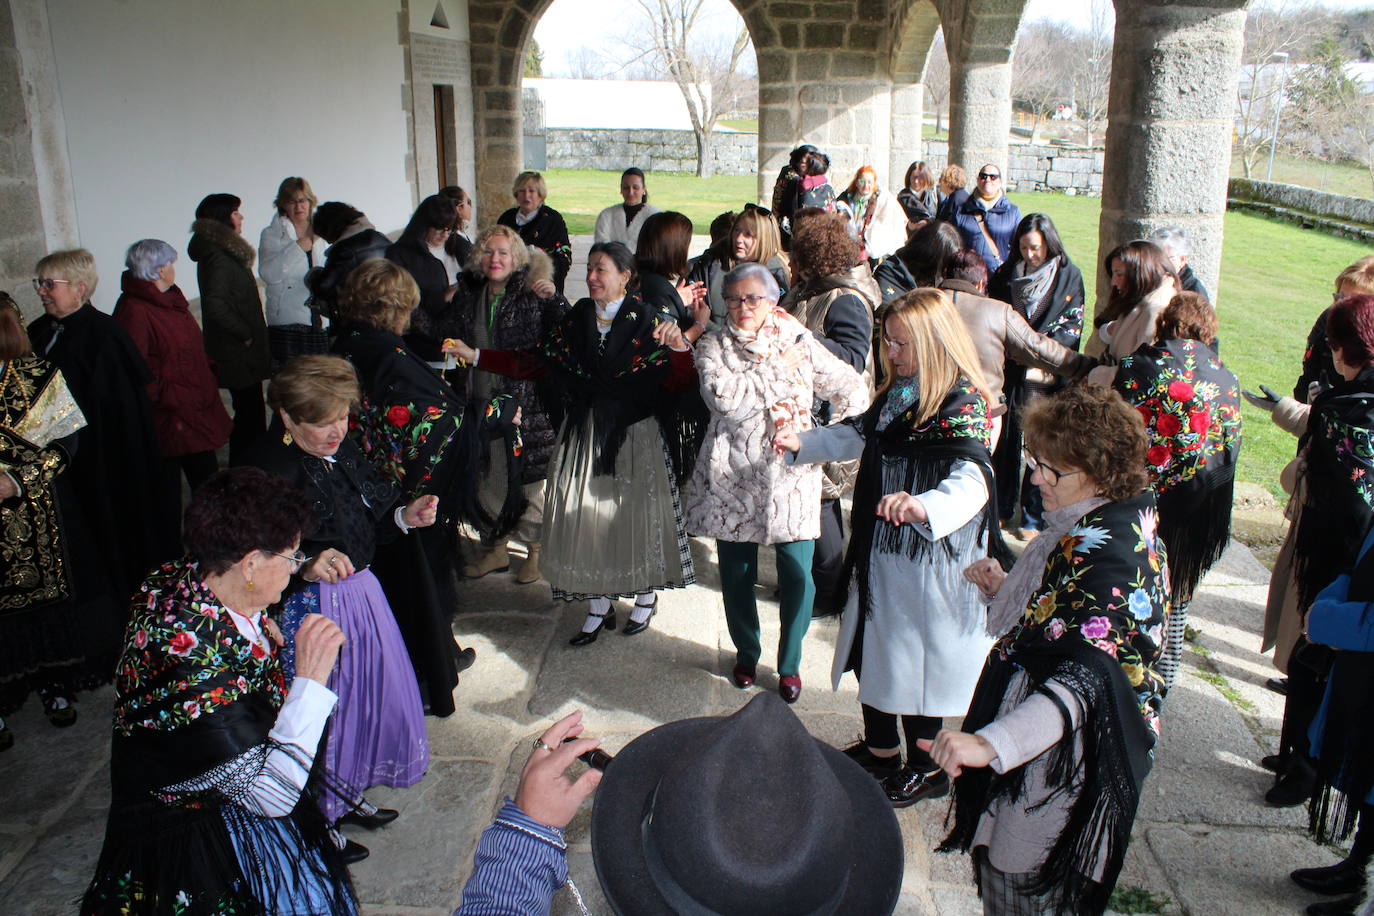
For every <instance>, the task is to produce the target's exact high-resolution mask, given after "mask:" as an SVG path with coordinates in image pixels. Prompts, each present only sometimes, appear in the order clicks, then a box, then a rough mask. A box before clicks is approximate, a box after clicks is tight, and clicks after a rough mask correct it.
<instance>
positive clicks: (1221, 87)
mask: <svg viewBox="0 0 1374 916" xmlns="http://www.w3.org/2000/svg"><path fill="white" fill-rule="evenodd" d="M1244 29H1245V9H1244V2H1243V0H1224V2H1223V0H1211V2H1210V3H1209V4H1208V5H1205V6H1185V5H1173V4H1169V5H1157V4H1155V3H1149V2H1145V0H1117V3H1116V38H1115V46H1114V49H1113V51H1112V83H1111V97H1110V106H1109V109H1108V118H1107V150H1106V160H1105V163H1104V167H1103V175H1102V217H1101V221H1100V223H1099V226H1098V246H1099V247H1098V250H1099V251H1101V252H1102V253H1103V254H1104V255H1105V254H1106V253H1107V252H1108V251H1110V250H1111V249H1113V248H1115V247H1116V246H1117V245H1119V244H1121V243H1122V242H1125V241H1130V240H1131V239H1136V238H1142V237H1144V236H1147V235H1149V234H1150V233H1151V232H1152V231H1154V230H1155V229H1157V228H1159V227H1161V226H1165V225H1171V224H1172V225H1178V226H1182V227H1183V229H1184V230H1185V231H1186V232H1187V233H1188V235H1189V236H1190V237H1191V238H1192V240H1193V256H1192V260H1191V262H1190V263H1191V265H1192V268H1193V270H1194V271H1195V272H1196V273H1197V275H1198V276H1199V277H1200V278H1201V279H1202V282H1203V283H1205V284H1207V288H1208V289H1210V290H1211V291H1212V294H1213V296H1216V294H1217V285H1218V284H1217V276H1218V272H1219V270H1220V267H1221V237H1222V217H1223V216H1224V215H1225V213H1226V180H1227V176H1228V174H1229V173H1230V170H1231V134H1232V130H1233V118H1234V114H1235V95H1236V81H1237V77H1238V75H1239V70H1240V56H1241V49H1242V45H1243V42H1244ZM1097 273H1098V278H1097V295H1098V302H1099V303H1105V302H1106V300H1107V293H1108V283H1107V277H1106V275H1105V273H1104V272H1103V271H1102V268H1101V265H1100V264H1099V265H1098V266H1097Z"/></svg>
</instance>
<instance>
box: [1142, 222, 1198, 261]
mask: <svg viewBox="0 0 1374 916" xmlns="http://www.w3.org/2000/svg"><path fill="white" fill-rule="evenodd" d="M1150 241H1152V242H1154V243H1155V244H1156V245H1158V246H1159V247H1160V248H1163V249H1164V253H1165V254H1167V255H1168V256H1169V257H1171V258H1190V257H1192V256H1193V240H1192V239H1190V238H1188V233H1186V232H1184V231H1183V227H1182V226H1162V227H1160V228H1159V229H1156V230H1155V231H1154V232H1151V233H1150Z"/></svg>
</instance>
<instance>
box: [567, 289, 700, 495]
mask: <svg viewBox="0 0 1374 916" xmlns="http://www.w3.org/2000/svg"><path fill="white" fill-rule="evenodd" d="M672 320H673V318H672V316H671V315H669V314H668V313H667V312H664V311H661V310H658V309H654V308H652V307H650V306H649V305H647V304H645V302H644V301H643V300H642V299H641V298H640V297H639V296H638V295H637V294H635V293H631V294H629V295H627V296H626V297H625V300H624V302H622V303H621V305H620V309H619V311H617V312H616V314H615V317H614V318H613V319H612V321H611V327H610V329H609V330H608V331H607V332H606V334H605V336H604V337H603V336H602V335H601V333H600V332H599V331H598V329H597V324H596V306H595V303H594V302H593V301H592V300H591V299H582V300H581V301H579V302H578V303H577V305H575V306H573V308H572V310H571V311H570V312H568V314H567V315H566V316H564V318H563V320H562V321H560V322H559V323H558V324H557V325H555V326H554V327H553V328H552V329H551V330H550V332H549V335H548V337H547V338H546V340H545V342H544V345H543V347H542V348H541V350H540V354H541V356H543V358H544V361H545V362H546V363H547V364H548V366H549V368H550V369H551V370H552V372H553V375H554V380H555V381H556V382H557V385H556V391H557V396H558V399H559V401H560V402H561V404H562V406H563V409H564V412H565V420H564V422H565V423H566V424H567V425H566V427H565V428H566V430H567V432H566V433H565V435H567V436H570V437H580V436H586V435H588V433H589V428H590V429H594V430H595V431H596V436H597V441H596V442H595V443H593V446H594V452H593V454H594V455H595V468H596V473H597V474H599V475H612V474H614V473H615V459H616V455H617V454H618V453H619V451H620V447H621V446H622V445H623V444H624V442H625V436H626V434H627V433H628V431H629V429H630V427H631V426H633V425H634V424H635V423H638V422H639V421H640V420H644V419H646V418H648V417H651V416H654V417H657V418H658V422H659V428H660V430H661V431H662V433H663V438H664V441H665V442H670V443H671V442H675V441H677V439H678V438H679V425H678V424H677V422H676V417H677V411H676V409H675V407H676V403H677V400H678V398H677V396H676V395H675V394H672V393H670V392H667V391H665V390H664V388H663V383H664V381H665V380H666V379H667V377H668V371H669V357H668V348H667V347H665V346H663V345H662V344H660V343H659V342H658V341H657V340H655V339H654V328H655V327H657V326H658V325H659V324H660V323H661V322H665V321H672ZM548 400H549V399H547V398H546V402H547V401H548ZM593 417H594V418H595V422H594V423H591V424H589V423H588V420H589V419H591V418H593ZM669 452H670V453H672V454H678V455H680V454H681V453H682V449H681V448H680V447H678V448H674V447H672V446H670V447H669ZM675 470H676V468H675Z"/></svg>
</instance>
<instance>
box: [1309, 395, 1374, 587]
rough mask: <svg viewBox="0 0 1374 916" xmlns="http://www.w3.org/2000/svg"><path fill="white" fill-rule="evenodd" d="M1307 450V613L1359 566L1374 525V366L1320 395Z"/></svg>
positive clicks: (1313, 413) (1311, 420)
mask: <svg viewBox="0 0 1374 916" xmlns="http://www.w3.org/2000/svg"><path fill="white" fill-rule="evenodd" d="M1303 447H1304V449H1305V451H1306V455H1307V472H1306V474H1305V476H1304V481H1305V483H1306V486H1307V501H1306V502H1305V503H1304V504H1303V506H1302V512H1301V514H1300V515H1299V517H1298V531H1297V537H1296V538H1295V541H1294V566H1295V570H1296V583H1297V587H1298V598H1299V606H1300V607H1302V608H1304V609H1305V608H1308V607H1311V605H1312V601H1313V599H1315V598H1316V596H1317V592H1319V591H1321V590H1322V589H1323V588H1325V587H1326V586H1327V585H1329V584H1331V582H1332V581H1334V580H1335V578H1336V576H1338V575H1339V574H1340V573H1342V572H1344V571H1345V570H1346V569H1348V568H1349V567H1350V566H1352V565H1353V564H1354V562H1355V558H1356V556H1357V555H1358V553H1359V549H1360V544H1361V543H1363V542H1364V538H1365V535H1366V534H1368V533H1369V528H1370V525H1371V523H1374V368H1369V369H1365V370H1364V371H1363V372H1361V373H1360V374H1359V375H1358V376H1356V377H1355V378H1354V379H1352V380H1350V381H1348V382H1342V383H1341V384H1339V385H1336V386H1334V387H1332V388H1328V389H1327V390H1326V391H1324V392H1322V394H1321V395H1320V396H1318V398H1317V400H1316V401H1314V402H1313V404H1312V413H1311V415H1310V417H1309V418H1308V421H1307V434H1306V436H1305V441H1304V444H1303Z"/></svg>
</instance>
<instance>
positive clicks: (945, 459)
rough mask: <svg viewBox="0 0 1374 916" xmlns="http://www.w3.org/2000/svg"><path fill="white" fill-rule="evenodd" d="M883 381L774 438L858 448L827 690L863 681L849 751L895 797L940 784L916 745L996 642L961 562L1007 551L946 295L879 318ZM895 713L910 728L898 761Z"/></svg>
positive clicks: (958, 699)
mask: <svg viewBox="0 0 1374 916" xmlns="http://www.w3.org/2000/svg"><path fill="white" fill-rule="evenodd" d="M883 344H884V346H883V348H882V350H881V357H882V363H883V370H884V372H883V375H884V382H883V385H882V387H881V388H879V390H878V394H877V397H876V398H874V400H873V404H872V406H870V407H869V409H868V410H867V411H866V412H865V413H864V415H863V416H862V418H860V419H858V420H857V421H852V422H850V423H846V424H840V425H835V426H827V427H822V428H820V429H815V430H811V431H809V432H805V433H801V434H800V435H798V434H797V433H794V432H787V431H785V432H782V433H780V434H779V435H778V436H777V438H776V439H775V447H776V448H777V449H778V451H779V452H781V453H784V454H786V453H788V452H795V453H796V454H795V456H794V457H791V458H789V459H788V460H789V461H794V462H797V463H803V464H811V463H816V462H821V461H843V460H849V459H853V458H861V462H860V465H859V475H858V479H857V481H856V483H855V489H854V511H853V516H852V518H851V527H852V532H851V534H850V540H849V552H848V554H847V555H846V557H845V578H846V580H848V579H850V578H851V576H852V583H851V585H850V588H849V595H848V598H847V600H846V603H845V609H844V615H843V617H842V618H841V621H840V632H839V635H838V637H837V639H836V641H835V661H834V665H833V667H832V678H833V681H834V685H835V687H836V689H838V687H839V682H840V678H841V677H842V676H843V674H844V672H846V671H851V670H852V671H853V672H854V673H855V676H856V677H858V679H859V702H860V703H861V704H862V707H863V719H864V738H863V740H861V741H859V742H858V743H856V744H854V745H852V746H851V747H849V748H846V749H845V752H846V753H847V754H849V756H850V757H852V758H854V759H855V760H857V761H858V762H859V763H861V764H863V765H864V767H865V768H866V769H868V770H869V771H870V772H872V773H873V775H874V776H875V777H877V778H880V779H883V780H884V789H885V790H886V791H887V795H888V798H889V800H890V801H891V802H892V804H893V805H894V806H896V807H906V806H907V805H910V804H913V803H915V802H918V801H921V800H923V799H926V798H937V797H939V796H942V795H945V794H947V793H948V792H949V780H948V778H947V777H945V776H944V774H942V773H941V772H940V768H939V767H938V766H936V764H935V762H934V761H933V760H931V758H930V755H929V754H927V753H926V752H925V751H923V750H921V749H920V748H919V747H918V746H917V744H916V742H917V741H918V740H921V739H924V740H929V739H931V738H934V737H935V735H936V734H937V733H938V732H939V731H940V727H941V724H942V721H943V719H944V717H946V716H951V717H959V716H962V715H963V714H964V713H965V711H966V710H967V709H968V704H969V699H970V698H971V697H972V696H973V688H974V685H975V684H976V683H977V681H978V672H979V670H980V668H981V667H982V662H983V659H984V658H985V657H986V656H987V651H988V648H989V647H990V646H991V644H992V639H991V637H989V636H988V635H987V633H986V632H985V631H984V626H983V622H984V610H983V606H982V603H981V602H980V601H979V599H978V593H977V590H976V589H975V588H974V586H973V583H971V582H969V581H968V580H967V579H965V578H964V576H963V570H964V568H965V567H966V566H968V565H969V564H970V563H972V562H973V561H974V560H975V559H978V558H979V557H982V556H984V555H986V554H987V553H988V552H989V550H991V551H993V552H994V554H996V555H999V556H1000V555H1003V554H1004V553H1005V548H1004V547H1003V546H1002V543H1001V539H1000V534H999V531H998V527H997V519H996V517H995V515H994V513H993V507H992V505H991V500H990V499H989V494H991V493H992V492H994V491H993V480H992V459H991V456H990V455H989V453H988V441H989V438H990V435H991V431H992V424H991V422H990V421H989V419H988V403H989V395H988V385H987V382H986V381H985V380H984V378H983V373H982V370H981V369H980V368H979V362H978V354H977V352H976V351H975V350H974V347H973V341H972V340H971V339H970V338H969V334H968V330H967V329H966V327H965V325H964V322H963V319H961V318H960V317H959V313H958V312H957V311H955V309H954V305H953V304H952V303H951V302H950V300H949V297H948V296H946V295H945V293H944V292H942V291H940V290H937V289H927V288H922V289H916V290H913V291H912V292H910V293H908V294H907V295H905V296H903V297H902V298H900V299H898V300H896V301H895V302H893V303H891V304H890V305H889V306H888V307H887V308H886V309H885V310H884V315H883ZM898 717H900V718H901V720H902V725H903V729H904V731H905V732H906V738H907V758H906V763H905V765H903V764H902V761H901V748H900V741H899V737H898V729H897V724H898Z"/></svg>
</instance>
